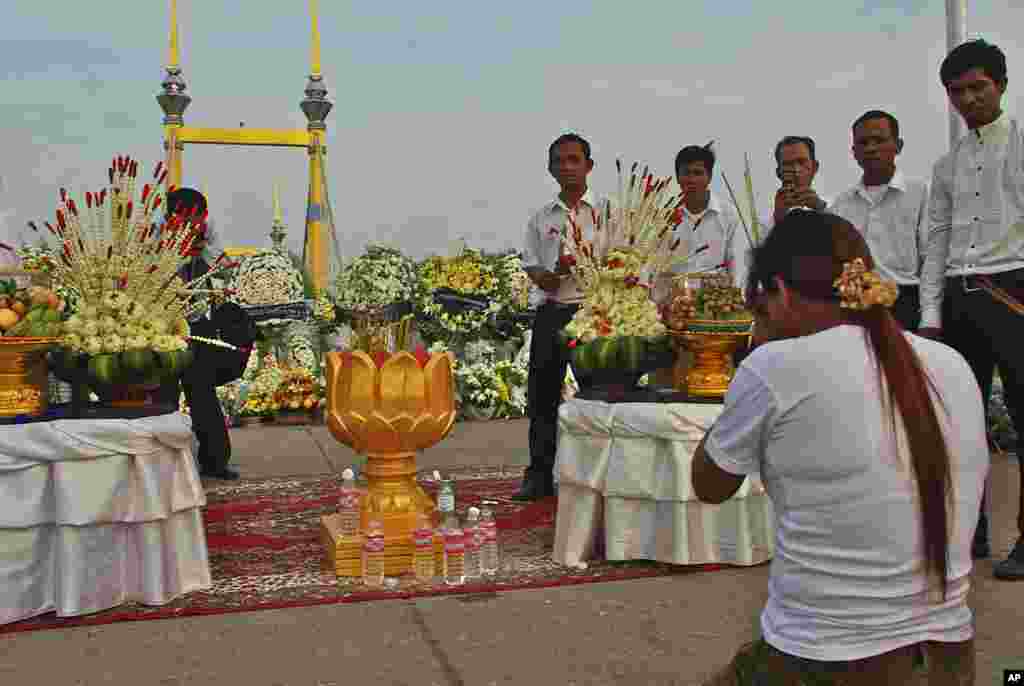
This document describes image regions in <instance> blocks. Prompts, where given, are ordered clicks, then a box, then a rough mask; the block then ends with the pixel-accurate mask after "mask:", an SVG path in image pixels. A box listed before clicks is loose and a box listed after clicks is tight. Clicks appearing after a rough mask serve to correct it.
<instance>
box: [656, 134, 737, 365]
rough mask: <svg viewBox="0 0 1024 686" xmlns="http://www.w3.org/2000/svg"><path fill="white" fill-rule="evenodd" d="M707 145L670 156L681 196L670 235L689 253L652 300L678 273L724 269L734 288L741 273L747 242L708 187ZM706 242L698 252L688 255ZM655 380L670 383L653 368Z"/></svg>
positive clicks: (711, 162)
mask: <svg viewBox="0 0 1024 686" xmlns="http://www.w3.org/2000/svg"><path fill="white" fill-rule="evenodd" d="M711 145H712V144H711V143H708V144H707V145H703V146H701V145H688V146H686V147H685V148H683V149H682V150H680V151H679V152H678V153H677V154H676V159H675V170H676V181H677V182H678V183H679V190H680V192H681V193H682V195H683V206H682V207H680V208H679V213H680V217H679V218H680V223H679V226H678V227H677V229H676V236H678V237H679V239H680V240H681V241H682V243H681V245H680V248H679V249H678V254H681V255H693V257H691V258H690V259H689V260H688V261H687V262H686V263H685V264H680V265H676V266H674V267H673V268H672V271H671V272H670V273H669V274H665V275H663V276H661V277H660V278H659V283H658V288H657V289H656V294H657V295H656V296H655V297H656V298H658V299H663V298H667V297H668V295H669V294H670V292H671V281H670V280H671V278H672V276H674V275H675V274H679V273H692V272H704V271H714V270H724V271H727V272H728V273H729V274H730V275H732V277H733V282H734V283H735V284H736V285H737V286H738V287H740V288H743V287H744V284H743V283H741V282H740V279H742V278H743V277H744V276H745V273H746V272H745V270H744V269H743V265H744V264H745V259H746V256H747V253H748V251H749V250H750V247H751V246H750V244H749V243H748V240H747V234H746V232H745V231H744V228H743V226H742V225H741V224H740V219H739V216H738V215H737V214H736V211H735V209H734V208H732V207H730V206H729V205H728V204H726V203H724V202H723V201H722V199H721V198H719V197H718V195H717V194H716V193H713V192H712V191H711V179H712V177H713V176H714V172H715V153H714V151H713V150H712V149H711ZM704 246H707V248H706V249H705V250H703V251H702V252H700V253H699V254H696V255H694V253H695V252H696V251H697V250H698V249H699V248H703V247H704ZM744 352H745V351H742V350H741V351H738V352H737V353H736V355H735V356H734V359H736V360H739V359H742V355H743V353H744ZM655 379H656V381H657V382H658V383H662V384H665V385H670V384H671V383H672V370H671V369H664V370H658V371H657V372H656V373H655Z"/></svg>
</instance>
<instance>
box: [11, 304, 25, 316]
mask: <svg viewBox="0 0 1024 686" xmlns="http://www.w3.org/2000/svg"><path fill="white" fill-rule="evenodd" d="M11 309H12V310H14V311H15V312H17V313H18V316H21V315H23V314H25V312H27V311H28V307H27V306H26V305H25V303H23V302H21V301H20V300H19V301H17V302H15V303H14V304H13V305H11Z"/></svg>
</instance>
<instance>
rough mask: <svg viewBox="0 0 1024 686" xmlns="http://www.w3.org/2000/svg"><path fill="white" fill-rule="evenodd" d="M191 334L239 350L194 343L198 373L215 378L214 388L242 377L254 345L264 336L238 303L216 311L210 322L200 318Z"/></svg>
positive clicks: (223, 306)
mask: <svg viewBox="0 0 1024 686" xmlns="http://www.w3.org/2000/svg"><path fill="white" fill-rule="evenodd" d="M191 329H192V335H194V336H201V337H203V338H214V339H218V338H219V339H220V340H222V341H224V342H225V343H230V344H231V345H233V346H235V347H237V348H239V350H231V349H230V348H222V347H220V346H217V345H210V344H208V343H198V342H197V343H195V344H194V345H195V362H194V363H193V366H194V367H195V370H196V371H197V372H199V373H200V374H202V375H207V374H209V375H212V379H213V385H214V386H224V385H226V384H229V383H231V382H232V381H235V380H237V379H240V378H242V374H243V373H244V372H245V367H246V365H248V364H249V356H250V355H251V354H252V348H253V345H254V344H255V342H256V341H257V340H259V338H260V337H261V335H260V331H259V328H258V327H257V326H256V324H255V322H253V320H252V318H250V317H249V315H248V314H247V313H246V311H245V310H244V309H242V308H241V307H240V306H239V305H237V304H236V303H232V302H228V303H224V304H222V305H220V306H218V307H217V308H216V309H214V311H213V313H212V318H211V319H208V320H207V319H201V320H199V321H198V322H195V323H194V324H192V326H191Z"/></svg>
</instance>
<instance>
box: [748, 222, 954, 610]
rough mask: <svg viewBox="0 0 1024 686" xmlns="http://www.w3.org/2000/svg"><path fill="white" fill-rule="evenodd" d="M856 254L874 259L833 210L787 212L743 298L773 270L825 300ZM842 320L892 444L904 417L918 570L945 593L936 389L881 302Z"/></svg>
mask: <svg viewBox="0 0 1024 686" xmlns="http://www.w3.org/2000/svg"><path fill="white" fill-rule="evenodd" d="M858 257H860V258H862V259H863V260H864V264H865V265H866V266H867V268H868V269H874V260H873V259H872V257H871V252H870V250H869V249H868V246H867V243H866V242H865V241H864V238H863V236H861V234H860V233H859V232H858V231H857V230H856V229H855V228H854V227H853V225H852V224H850V223H849V222H847V221H846V220H844V219H842V218H840V217H837V216H835V215H832V214H826V213H822V212H812V211H804V210H795V211H791V212H790V213H789V214H787V215H786V217H785V218H784V219H783V220H782V221H781V222H779V224H778V225H776V226H775V228H774V229H772V231H771V233H770V234H769V235H768V237H767V238H766V239H765V241H764V243H763V244H762V245H760V246H758V247H757V248H755V249H754V251H753V262H752V267H751V270H750V275H749V277H748V282H747V299H748V302H750V301H753V299H754V298H755V297H756V295H757V293H759V292H761V291H773V290H775V288H776V286H775V277H778V278H780V279H781V280H782V281H783V282H785V284H786V286H787V287H788V288H790V289H792V290H794V291H796V292H797V293H799V294H801V295H802V296H803V297H805V298H808V299H814V300H832V301H836V302H837V303H838V301H839V295H838V292H837V291H836V290H835V288H834V287H833V286H832V284H833V283H834V281H835V279H837V278H839V276H840V274H842V272H843V264H844V263H845V262H850V261H852V260H854V259H856V258H858ZM843 313H844V315H845V319H846V321H847V322H848V323H850V324H856V325H859V326H861V327H862V328H863V329H864V334H865V338H866V340H867V342H868V345H869V348H870V349H871V351H872V353H873V358H874V361H875V369H876V372H877V376H878V384H879V389H880V390H881V389H887V390H888V393H884V392H883V393H882V403H883V409H886V410H888V415H889V420H890V428H891V430H892V438H893V441H894V442H895V444H896V445H897V446H898V445H899V443H898V440H897V437H898V429H897V421H896V416H897V411H898V412H899V416H900V417H901V418H902V419H903V425H904V427H905V429H906V434H907V441H908V443H909V447H910V458H911V467H912V469H913V475H914V479H915V481H916V484H917V493H918V498H919V502H920V505H921V528H922V533H923V536H922V538H923V541H924V559H925V573H926V574H934V575H935V576H937V577H938V579H939V583H940V587H941V590H942V598H943V599H945V598H946V592H947V590H948V579H947V577H948V573H949V557H948V552H949V538H950V531H949V522H950V517H949V509H951V507H952V499H951V494H952V477H951V468H950V457H949V449H948V447H947V446H946V440H945V437H944V435H943V432H942V427H941V425H940V423H939V418H938V415H937V414H936V410H935V404H934V403H933V400H932V398H933V396H934V398H936V399H937V400H938V402H939V404H940V405H942V406H943V411H944V412H945V406H944V404H943V403H942V398H941V396H940V395H939V392H938V389H937V388H936V386H935V384H934V382H933V381H932V379H931V377H930V376H929V375H928V373H927V372H926V371H925V369H924V367H923V365H922V364H921V360H920V359H919V358H918V356H917V353H916V352H915V351H914V349H913V347H912V346H911V345H910V343H909V342H908V341H907V339H906V337H905V336H904V335H903V328H902V327H901V326H900V324H899V322H897V321H896V319H895V318H893V316H892V315H891V314H890V313H889V310H888V309H887V308H885V307H881V306H874V307H870V308H868V309H867V310H843Z"/></svg>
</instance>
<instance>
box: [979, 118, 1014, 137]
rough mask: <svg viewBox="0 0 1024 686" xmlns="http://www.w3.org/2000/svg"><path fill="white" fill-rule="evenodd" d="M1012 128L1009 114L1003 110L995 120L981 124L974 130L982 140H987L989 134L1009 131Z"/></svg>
mask: <svg viewBox="0 0 1024 686" xmlns="http://www.w3.org/2000/svg"><path fill="white" fill-rule="evenodd" d="M1009 129H1010V117H1009V116H1007V114H1006V112H1003V113H1002V114H1000V115H999V116H998V117H996V120H995V121H991V122H989V123H988V124H985V125H984V126H979V127H978V128H976V129H975V130H974V131H975V133H976V134H977V136H978V137H979V138H981V140H985V139H986V138H988V137H989V136H991V135H993V134H996V133H1002V132H1004V131H1008V130H1009Z"/></svg>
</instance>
